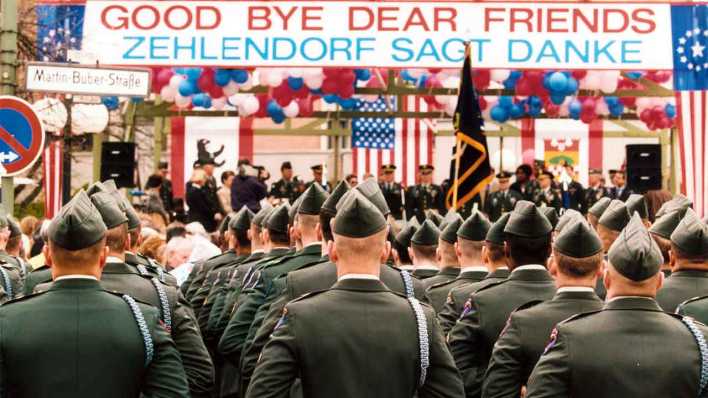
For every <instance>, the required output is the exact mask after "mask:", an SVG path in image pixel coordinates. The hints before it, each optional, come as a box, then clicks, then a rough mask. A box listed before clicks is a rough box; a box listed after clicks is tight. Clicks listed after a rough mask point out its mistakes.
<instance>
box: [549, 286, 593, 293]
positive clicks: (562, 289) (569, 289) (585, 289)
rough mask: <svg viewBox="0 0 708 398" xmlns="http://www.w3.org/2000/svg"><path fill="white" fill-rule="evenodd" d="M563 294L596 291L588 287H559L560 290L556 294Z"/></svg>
mask: <svg viewBox="0 0 708 398" xmlns="http://www.w3.org/2000/svg"><path fill="white" fill-rule="evenodd" d="M563 292H593V293H594V292H595V289H593V288H591V287H587V286H564V287H559V288H558V290H556V293H563Z"/></svg>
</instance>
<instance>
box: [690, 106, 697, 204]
mask: <svg viewBox="0 0 708 398" xmlns="http://www.w3.org/2000/svg"><path fill="white" fill-rule="evenodd" d="M689 98H690V100H689V102H690V104H691V105H690V106H691V108H690V109H691V115H690V118H691V150H692V151H693V156H692V157H691V161H692V163H693V166H692V167H693V169H692V170H693V194H694V196H696V197H697V196H698V195H697V191H696V190H697V188H698V184H696V175H697V174H698V173H697V171H698V170H696V151H695V150H694V148H695V147H696V122H695V121H696V118H694V117H693V112H695V109H696V104H695V102H694V100H695V98H694V94H693V93H691V94H690V97H689Z"/></svg>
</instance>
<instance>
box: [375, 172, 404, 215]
mask: <svg viewBox="0 0 708 398" xmlns="http://www.w3.org/2000/svg"><path fill="white" fill-rule="evenodd" d="M395 173H396V165H395V164H385V165H383V166H381V182H379V186H380V187H381V192H383V195H384V197H385V198H386V203H387V204H388V208H389V209H391V216H393V218H395V219H396V220H402V219H403V193H404V191H403V187H402V186H401V184H399V183H397V182H395V181H394V180H393V179H394V177H395Z"/></svg>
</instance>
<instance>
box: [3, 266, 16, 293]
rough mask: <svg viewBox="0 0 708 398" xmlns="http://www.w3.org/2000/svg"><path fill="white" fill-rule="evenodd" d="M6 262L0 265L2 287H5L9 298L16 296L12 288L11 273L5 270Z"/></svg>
mask: <svg viewBox="0 0 708 398" xmlns="http://www.w3.org/2000/svg"><path fill="white" fill-rule="evenodd" d="M5 265H6V264H5V263H3V264H2V266H0V278H2V287H3V288H4V289H5V294H7V297H9V298H11V299H12V298H14V297H15V293H14V292H13V290H12V280H11V279H10V275H9V274H8V273H7V271H6V270H5Z"/></svg>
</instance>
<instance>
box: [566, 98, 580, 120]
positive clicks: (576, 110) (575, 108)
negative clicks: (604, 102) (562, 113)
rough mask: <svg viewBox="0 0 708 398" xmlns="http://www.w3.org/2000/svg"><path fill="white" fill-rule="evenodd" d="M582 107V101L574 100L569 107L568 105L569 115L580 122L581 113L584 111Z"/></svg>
mask: <svg viewBox="0 0 708 398" xmlns="http://www.w3.org/2000/svg"><path fill="white" fill-rule="evenodd" d="M582 108H583V107H582V105H581V104H580V101H578V100H573V101H572V102H571V103H570V104H569V105H568V113H569V114H570V117H571V118H573V119H575V120H578V119H580V111H581V110H582Z"/></svg>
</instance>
